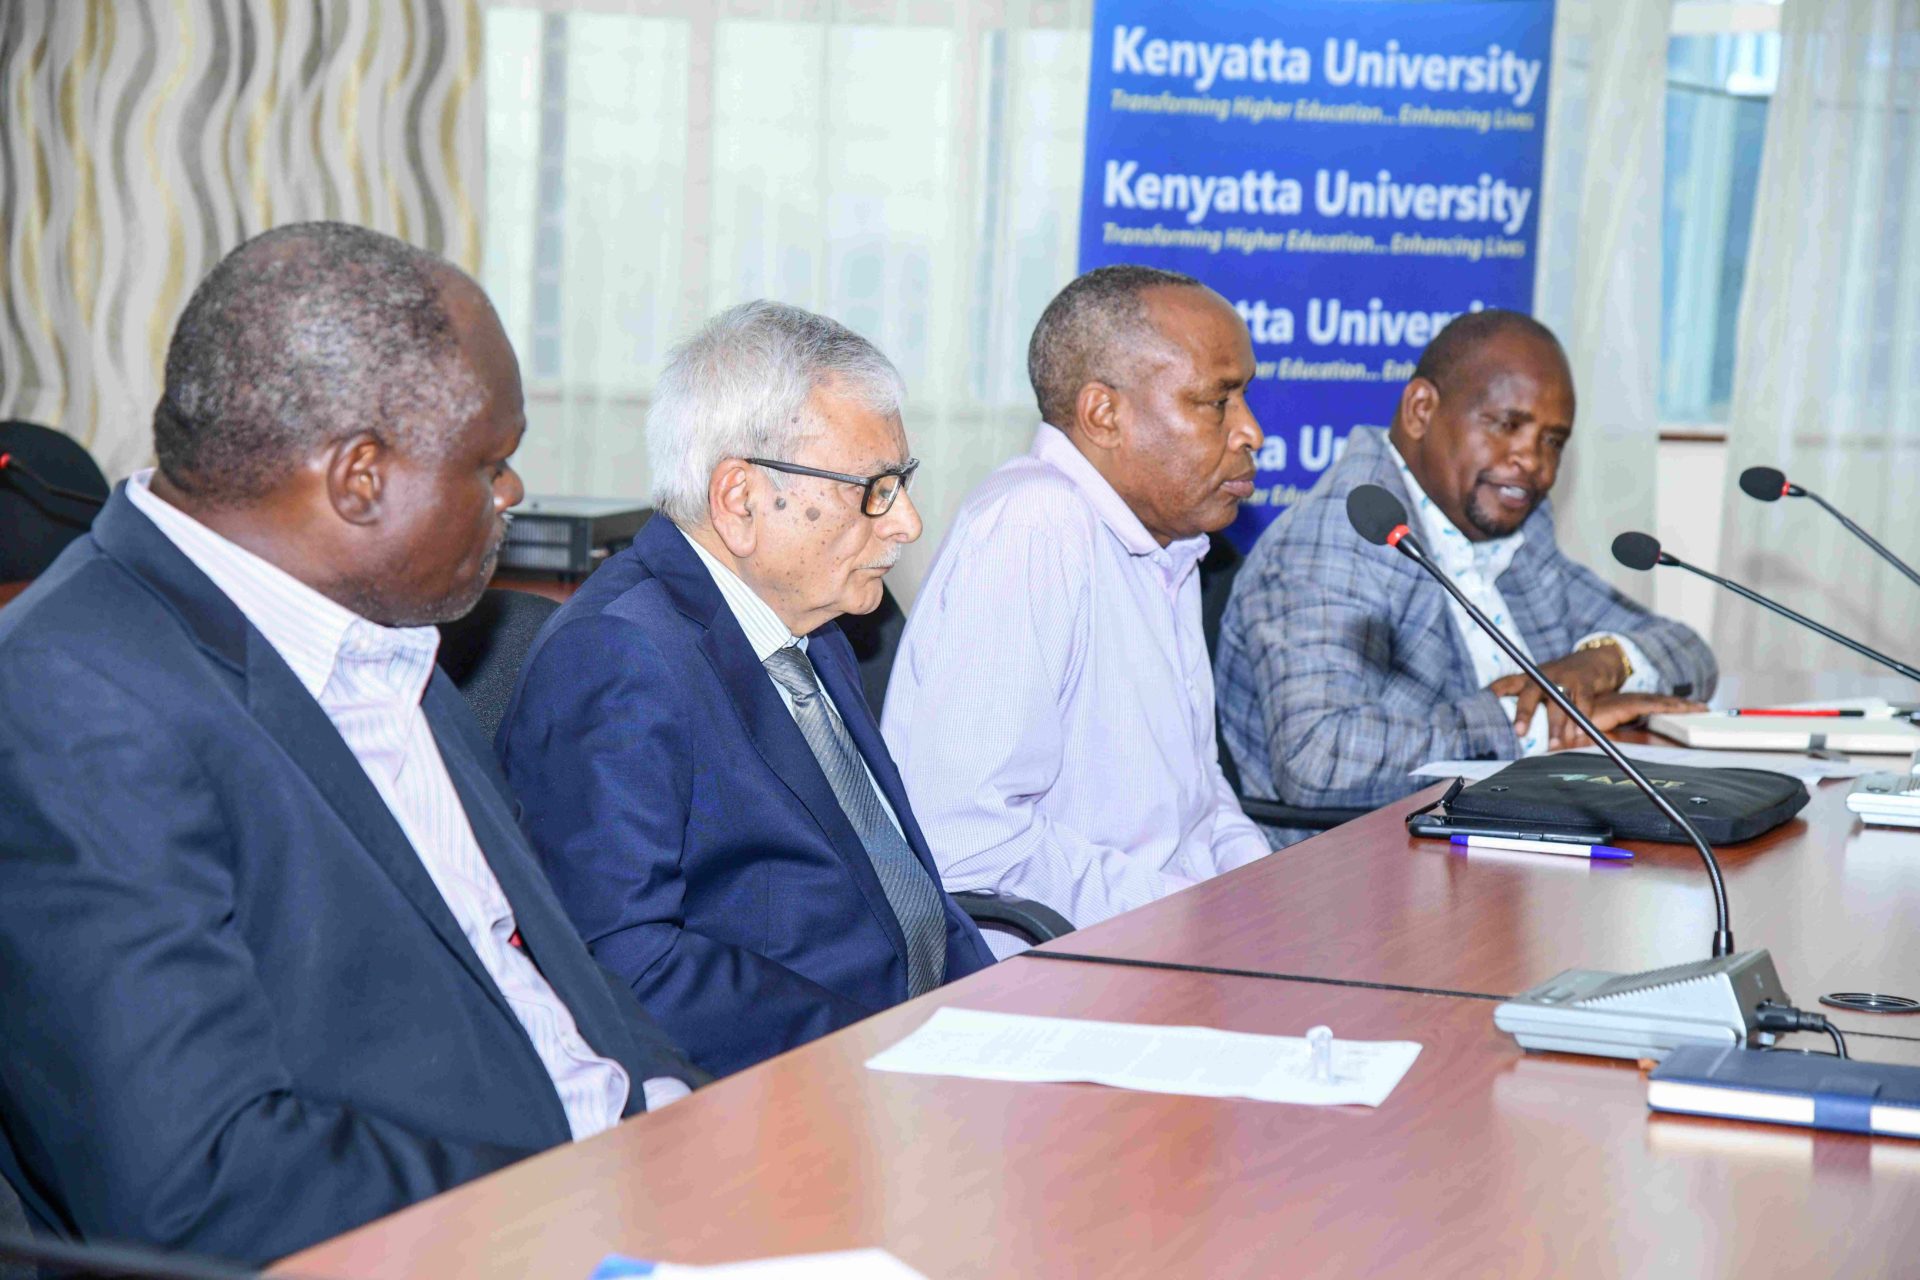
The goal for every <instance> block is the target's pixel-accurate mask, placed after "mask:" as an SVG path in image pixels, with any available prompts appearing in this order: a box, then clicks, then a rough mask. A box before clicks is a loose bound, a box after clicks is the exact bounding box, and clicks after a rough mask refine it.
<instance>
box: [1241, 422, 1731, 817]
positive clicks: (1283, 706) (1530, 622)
mask: <svg viewBox="0 0 1920 1280" xmlns="http://www.w3.org/2000/svg"><path fill="white" fill-rule="evenodd" d="M1392 447H1393V446H1392V445H1391V444H1390V443H1388V440H1387V436H1386V433H1385V432H1383V431H1381V430H1379V429H1377V428H1372V427H1356V428H1355V429H1354V431H1353V434H1352V436H1351V437H1350V438H1349V439H1348V441H1347V447H1346V452H1345V453H1344V454H1342V455H1341V457H1340V459H1339V460H1338V461H1337V462H1335V463H1334V464H1333V466H1331V467H1329V468H1328V469H1327V472H1326V474H1325V475H1323V476H1321V477H1320V482H1319V483H1318V484H1316V485H1315V486H1314V487H1313V491H1312V492H1311V493H1309V494H1308V495H1307V496H1306V497H1305V498H1304V499H1302V500H1301V501H1300V503H1299V504H1298V505H1296V506H1295V507H1293V508H1292V509H1291V510H1289V511H1288V512H1286V514H1284V515H1283V516H1281V517H1280V519H1278V520H1276V521H1274V523H1273V525H1272V526H1271V527H1270V528H1268V530H1267V531H1266V532H1265V533H1264V534H1262V535H1261V537H1260V541H1259V542H1258V543H1257V544H1255V546H1254V549H1253V553H1252V555H1250V556H1249V557H1248V558H1247V562H1246V564H1244V565H1242V566H1241V569H1240V572H1239V575H1238V576H1237V577H1236V578H1235V579H1234V584H1233V598H1232V600H1231V601H1230V602H1229V603H1228V605H1227V612H1226V617H1225V620H1224V621H1223V622H1222V624H1221V629H1220V647H1219V655H1218V658H1217V660H1216V662H1215V666H1214V674H1215V684H1216V686H1217V688H1218V698H1219V706H1220V718H1221V728H1222V732H1223V734H1224V736H1225V738H1226V741H1227V746H1228V748H1229V750H1231V751H1232V752H1233V759H1234V763H1235V764H1236V765H1238V766H1239V769H1240V777H1241V783H1242V785H1243V786H1244V787H1245V789H1246V791H1247V794H1249V795H1255V796H1264V797H1267V798H1270V799H1274V798H1277V799H1280V800H1283V801H1285V802H1287V803H1289V804H1297V805H1309V806H1323V805H1324V806H1343V807H1356V808H1358V807H1368V808H1371V807H1373V806H1375V805H1381V804H1385V803H1387V802H1388V801H1390V800H1395V799H1398V798H1399V797H1401V796H1403V795H1406V794H1407V793H1409V792H1411V791H1414V790H1417V789H1418V787H1417V785H1416V783H1415V782H1414V781H1413V780H1412V779H1409V778H1408V777H1407V771H1408V770H1409V769H1414V768H1417V767H1419V766H1420V765H1422V764H1424V763H1425V762H1427V761H1429V760H1436V759H1446V760H1463V759H1464V760H1473V759H1494V760H1507V759H1512V758H1513V757H1514V756H1515V755H1517V754H1518V741H1517V739H1516V738H1515V737H1514V733H1513V725H1512V723H1511V722H1510V721H1509V720H1508V719H1507V717H1506V716H1505V715H1504V714H1502V712H1501V710H1500V702H1499V699H1497V698H1495V697H1494V696H1493V695H1492V694H1491V693H1488V692H1487V691H1486V690H1485V689H1484V688H1482V687H1481V686H1480V684H1479V682H1478V681H1477V680H1476V679H1475V678H1474V673H1473V660H1472V658H1471V657H1470V656H1469V654H1468V652H1467V649H1466V646H1465V644H1464V643H1463V642H1462V641H1461V639H1460V637H1459V635H1458V633H1457V632H1456V631H1455V628H1454V625H1453V619H1452V617H1451V616H1450V614H1449V613H1448V610H1447V608H1446V602H1447V596H1446V593H1445V592H1444V591H1442V590H1441V588H1440V586H1439V584H1438V583H1436V582H1434V581H1433V580H1432V579H1431V578H1429V577H1428V576H1427V575H1426V573H1425V572H1424V571H1423V570H1421V569H1420V567H1419V566H1417V565H1415V564H1414V563H1413V562H1412V561H1410V560H1408V559H1407V558H1406V557H1404V556H1402V555H1401V554H1400V553H1399V552H1397V551H1394V550H1392V549H1391V548H1388V547H1382V546H1375V545H1373V544H1371V543H1368V542H1365V541H1362V539H1361V537H1360V535H1359V534H1357V533H1355V532H1354V531H1353V526H1352V525H1351V524H1349V523H1348V521H1347V494H1348V493H1349V492H1351V491H1352V490H1353V489H1354V488H1355V487H1356V486H1358V485H1363V484H1377V485H1381V486H1383V487H1385V488H1386V489H1387V490H1388V491H1389V492H1391V493H1395V494H1398V495H1399V496H1400V499H1401V500H1402V501H1403V502H1406V503H1407V506H1408V508H1409V509H1411V508H1412V507H1413V503H1412V501H1411V500H1410V498H1409V497H1408V495H1407V493H1406V490H1405V487H1404V486H1403V485H1402V484H1401V483H1400V476H1399V472H1398V469H1397V468H1396V467H1395V465H1394V461H1393V457H1392V455H1391V454H1390V453H1389V452H1388V451H1389V450H1390V449H1392ZM1522 528H1523V529H1524V531H1525V532H1526V535H1527V540H1526V543H1525V545H1523V546H1522V547H1521V548H1520V551H1519V554H1517V555H1515V556H1514V558H1513V563H1512V564H1511V565H1509V566H1508V568H1507V571H1506V572H1505V573H1504V574H1502V575H1501V576H1500V582H1499V585H1500V594H1501V596H1502V597H1503V598H1505V600H1506V602H1507V605H1508V607H1509V609H1510V610H1511V611H1512V615H1513V621H1514V624H1515V625H1516V626H1517V627H1518V628H1519V629H1520V634H1521V635H1522V636H1524V637H1525V638H1526V642H1527V647H1528V649H1529V650H1530V651H1531V652H1532V653H1533V655H1534V657H1535V658H1536V659H1538V660H1540V661H1542V662H1545V661H1549V660H1551V659H1554V658H1559V657H1563V656H1565V655H1566V654H1567V653H1568V652H1570V651H1571V650H1572V649H1573V646H1574V645H1575V643H1577V642H1578V641H1579V640H1580V639H1581V638H1582V637H1584V636H1586V635H1589V634H1591V633H1593V632H1596V631H1611V632H1615V633H1617V634H1620V635H1624V636H1627V637H1629V638H1631V639H1632V640H1633V642H1634V643H1635V644H1637V645H1639V646H1640V650H1641V652H1643V653H1644V654H1646V656H1647V657H1648V658H1649V659H1650V660H1651V661H1652V663H1653V665H1654V666H1655V667H1656V668H1657V669H1658V671H1659V673H1660V677H1661V681H1662V685H1663V687H1664V688H1665V689H1667V690H1668V691H1671V692H1676V693H1685V694H1689V695H1690V696H1692V697H1696V698H1705V697H1707V696H1708V695H1710V694H1711V693H1712V692H1713V687H1714V682H1715V680H1716V679H1717V677H1718V668H1717V667H1716V666H1715V663H1714V660H1713V654H1712V652H1711V651H1710V650H1708V648H1707V646H1706V643H1705V642H1704V641H1703V640H1701V639H1700V637H1699V636H1697V635H1695V634H1694V633H1693V632H1692V631H1691V630H1689V629H1688V628H1687V627H1685V626H1682V625H1681V624H1680V623H1678V622H1674V621H1672V620H1671V619H1668V618H1661V617H1658V616H1656V615H1654V614H1652V613H1650V612H1648V611H1647V610H1646V609H1644V608H1642V607H1641V606H1640V605H1638V604H1636V603H1634V602H1633V601H1632V600H1629V599H1627V598H1626V597H1625V596H1623V595H1621V594H1620V593H1619V592H1617V591H1615V590H1614V589H1613V588H1612V587H1610V586H1608V585H1607V584H1606V583H1605V582H1603V581H1602V580H1601V579H1600V578H1599V577H1598V576H1597V575H1596V574H1594V573H1593V572H1592V571H1591V570H1588V569H1586V568H1583V567H1581V566H1580V565H1577V564H1575V563H1574V562H1573V561H1571V560H1569V559H1567V557H1566V556H1564V555H1562V554H1561V552H1560V548H1559V547H1558V546H1557V545H1556V544H1555V543H1554V538H1553V514H1552V511H1551V509H1550V505H1549V504H1548V503H1545V502H1543V503H1541V504H1540V506H1539V507H1538V508H1537V509H1536V510H1535V511H1534V513H1533V514H1532V515H1531V516H1528V517H1527V522H1526V524H1525V525H1523V526H1522Z"/></svg>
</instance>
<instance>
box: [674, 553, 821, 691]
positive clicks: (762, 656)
mask: <svg viewBox="0 0 1920 1280" xmlns="http://www.w3.org/2000/svg"><path fill="white" fill-rule="evenodd" d="M674 528H675V529H679V531H680V536H681V537H683V538H685V539H686V540H687V545H688V546H690V547H692V548H693V554H695V555H697V556H699V557H700V563H701V564H703V565H705V566H706V569H707V574H708V576H709V577H711V578H712V579H713V585H714V586H716V587H718V588H719V589H720V598H721V599H722V600H725V601H726V602H727V608H728V609H729V610H731V611H732V613H733V620H734V621H735V622H738V623H739V624H740V629H741V630H742V631H744V632H746V633H747V643H748V644H750V645H752V646H753V656H754V658H755V660H757V661H759V662H765V661H766V660H767V659H768V658H769V657H771V656H772V655H773V653H774V652H775V651H776V650H779V649H784V648H786V647H787V646H788V645H790V644H797V645H799V646H800V647H801V648H802V649H805V648H806V647H807V641H806V638H805V637H804V636H796V635H794V634H793V632H792V631H791V630H790V629H789V628H788V627H787V624H786V623H784V622H782V621H781V620H780V615H779V614H777V613H775V612H774V611H773V606H772V605H770V604H768V603H767V602H766V601H765V600H762V599H761V598H760V596H759V593H757V592H756V591H754V589H753V588H752V587H750V586H748V585H747V584H746V582H745V581H744V580H743V579H742V578H741V577H740V575H739V574H737V573H735V572H734V571H733V570H732V569H729V568H728V567H727V566H726V565H724V564H721V563H720V561H719V559H718V558H717V557H716V556H715V555H714V554H713V553H712V552H711V551H708V550H707V549H706V548H705V547H703V546H701V545H700V544H699V543H698V542H695V541H694V540H693V537H692V536H691V535H690V534H688V533H687V531H686V530H685V529H681V528H680V526H679V525H677V524H676V525H674Z"/></svg>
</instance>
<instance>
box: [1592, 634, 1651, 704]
mask: <svg viewBox="0 0 1920 1280" xmlns="http://www.w3.org/2000/svg"><path fill="white" fill-rule="evenodd" d="M1589 640H1611V641H1613V642H1614V643H1615V644H1617V645H1619V646H1620V651H1621V652H1622V653H1624V654H1626V655H1627V661H1628V662H1629V663H1630V664H1631V665H1632V666H1633V674H1632V675H1630V676H1628V677H1627V682H1626V683H1625V684H1623V685H1621V686H1620V692H1621V693H1659V692H1660V691H1661V690H1663V689H1665V688H1666V687H1667V686H1666V681H1664V680H1662V679H1661V678H1660V668H1658V667H1656V666H1654V665H1653V660H1652V659H1650V658H1648V657H1647V655H1646V654H1645V653H1644V652H1643V651H1642V650H1641V648H1640V646H1639V645H1637V644H1635V643H1634V642H1633V641H1631V640H1629V639H1627V638H1626V637H1625V636H1623V635H1621V634H1620V633H1619V632H1618V631H1596V632H1594V633H1593V634H1592V635H1590V636H1582V637H1580V641H1579V643H1578V644H1576V645H1574V646H1573V647H1574V649H1575V650H1576V651H1578V649H1579V648H1580V645H1583V644H1586V643H1587V642H1588V641H1589Z"/></svg>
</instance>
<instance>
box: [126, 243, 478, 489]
mask: <svg viewBox="0 0 1920 1280" xmlns="http://www.w3.org/2000/svg"><path fill="white" fill-rule="evenodd" d="M474 289H477V286H474V285H473V283H472V281H470V280H468V279H467V278H466V277H465V276H464V275H463V274H462V273H460V272H459V271H458V270H457V269H455V268H454V267H452V266H450V265H449V264H447V263H446V262H444V261H442V260H441V259H439V258H436V257H434V256H433V255H431V254H429V253H427V252H425V251H424V250H420V249H416V248H414V247H413V246H411V245H409V244H406V243H404V242H402V241H400V240H396V239H394V238H393V237H392V236H387V235H382V234H381V233H379V232H377V231H369V230H367V229H366V228H364V227H354V226H348V225H345V224H343V223H334V222H311V223H300V224H296V225H293V226H286V227H279V228H276V229H275V230H272V231H269V232H266V233H265V234H264V235H261V236H258V237H256V238H255V239H253V240H251V241H249V242H247V243H246V244H244V245H242V246H241V247H240V248H239V249H236V250H235V251H234V252H233V253H231V254H229V255H228V256H227V257H226V258H225V259H224V260H223V261H222V262H221V263H220V264H219V265H218V266H217V267H215V268H214V269H213V271H212V273H211V274H209V275H208V276H207V278H206V279H205V280H204V281H203V282H202V283H201V285H200V287H199V288H198V289H196V290H195V291H194V294H193V297H192V298H191V299H190V300H189V301H188V302H187V306H186V309H185V310H184V311H183V312H182V313H181V315H180V320H179V323H178V324H177V325H176V327H175V329H174V333H173V341H172V343H171V345H170V346H169V347H168V350H167V370H166V387H165V390H164V391H163V392H162V394H161V398H160V404H159V407H158V408H157V409H156V410H155V411H154V423H153V434H154V448H155V451H156V453H157V454H158V459H159V464H160V469H161V470H162V472H164V473H165V474H166V476H167V478H168V479H170V480H171V481H172V482H173V483H174V484H175V485H177V486H178V487H179V488H180V489H181V490H182V491H183V492H184V493H187V494H191V495H192V496H193V497H194V498H195V499H196V500H197V501H200V502H203V503H208V504H214V505H238V504H244V503H247V502H250V501H254V500H257V499H259V498H261V497H262V496H264V495H265V494H266V493H267V492H268V491H270V490H271V489H273V488H274V487H275V486H276V485H277V484H279V483H280V482H281V481H282V480H283V479H284V478H285V477H286V476H287V475H288V474H289V473H290V472H291V471H292V469H293V468H294V467H295V466H296V465H297V464H298V463H299V462H300V461H301V460H302V459H305V458H308V457H311V456H313V455H314V454H316V453H318V452H320V451H321V450H323V449H325V448H326V447H327V446H328V445H330V444H332V443H334V442H336V441H339V440H343V439H346V438H348V437H349V436H352V435H354V434H356V433H359V432H372V433H374V434H376V435H378V436H380V437H381V438H382V439H383V440H384V441H385V442H386V443H387V444H388V445H389V446H391V447H393V448H396V449H400V450H402V451H405V452H414V453H422V454H431V453H433V452H434V451H435V450H436V449H438V448H440V447H442V446H443V444H444V443H445V439H444V438H445V436H446V434H447V432H448V430H449V429H450V427H451V426H453V425H457V424H459V423H462V422H464V421H465V420H466V419H467V418H469V417H470V416H471V415H472V414H473V413H474V411H475V409H476V408H477V406H478V405H479V403H480V400H481V398H482V395H483V392H482V390H481V388H480V386H479V383H478V380H477V379H476V377H475V374H474V370H473V369H472V367H471V365H470V364H469V363H468V362H467V361H465V360H464V359H462V358H461V354H460V349H459V342H458V340H457V338H456V335H455V332H454V326H453V324H452V321H451V319H450V317H449V313H448V309H447V304H446V295H447V293H448V291H449V290H454V291H465V290H474Z"/></svg>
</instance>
